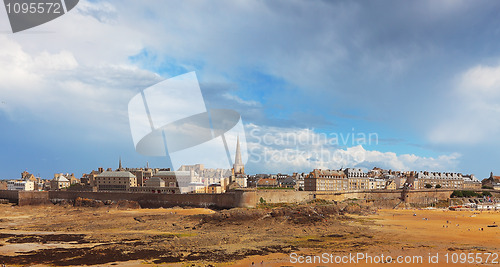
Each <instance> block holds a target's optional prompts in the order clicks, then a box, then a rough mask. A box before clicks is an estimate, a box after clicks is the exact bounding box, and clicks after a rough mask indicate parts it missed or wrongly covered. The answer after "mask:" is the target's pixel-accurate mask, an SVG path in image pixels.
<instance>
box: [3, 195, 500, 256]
mask: <svg viewBox="0 0 500 267" xmlns="http://www.w3.org/2000/svg"><path fill="white" fill-rule="evenodd" d="M325 207H328V206H315V205H308V206H299V207H290V208H280V209H278V208H271V209H233V210H228V211H212V210H208V209H183V208H178V209H116V208H107V207H105V208H86V207H72V206H40V207H19V206H11V205H0V220H1V225H0V264H1V263H5V264H7V266H12V265H17V266H25V265H32V266H49V265H58V266H68V265H71V266H85V265H94V266H116V265H119V266H147V265H151V266H185V265H190V264H194V265H195V266H209V265H213V266H252V264H253V266H302V265H304V266H318V265H319V266H329V265H336V260H338V261H341V262H342V261H344V263H343V265H348V266H368V265H372V264H374V263H376V262H377V261H379V262H387V261H388V260H392V261H396V260H398V259H400V260H403V261H404V260H405V259H406V260H407V262H406V263H401V264H398V263H393V264H394V265H404V266H430V265H433V266H438V265H442V264H445V263H446V262H447V263H448V264H454V263H455V264H461V261H462V260H463V259H462V258H463V257H464V256H465V260H466V262H465V265H469V266H474V265H481V266H488V265H492V266H498V263H494V262H495V255H498V254H499V253H500V245H499V244H500V228H499V227H488V226H493V225H498V223H499V222H500V213H498V212H487V211H483V212H475V211H450V210H401V209H400V210H376V211H374V210H369V209H366V210H365V211H363V212H357V211H355V210H354V211H352V212H346V208H345V207H344V210H339V209H340V208H341V207H340V208H339V207H336V206H332V207H331V208H328V209H327V208H325ZM308 212H309V213H308ZM329 212H330V213H329ZM290 214H294V215H290ZM470 253H472V254H470ZM488 253H492V254H491V255H489V254H488ZM469 254H470V255H469ZM353 255H354V256H355V258H356V261H355V262H353V261H352V259H353ZM487 255H489V259H488V263H487V264H486V265H485V261H486V256H487ZM315 256H316V257H315ZM360 256H362V257H363V258H360ZM471 256H473V258H474V259H473V260H474V261H473V262H472V263H471V262H467V261H471V259H470V257H471ZM398 257H399V258H398ZM461 257H462V258H461ZM467 257H469V258H467ZM367 258H368V259H367ZM348 259H349V261H348V262H345V261H346V260H348ZM318 260H319V261H318ZM435 260H437V262H434V261H435ZM479 260H481V263H478V261H479ZM367 261H368V263H367ZM415 261H417V263H415ZM496 261H497V262H498V261H500V259H498V258H496ZM308 262H309V263H308ZM462 265H463V264H462Z"/></svg>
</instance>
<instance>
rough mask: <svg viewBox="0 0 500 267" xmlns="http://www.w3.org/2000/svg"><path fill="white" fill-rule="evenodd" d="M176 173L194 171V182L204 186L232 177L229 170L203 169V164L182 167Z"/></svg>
mask: <svg viewBox="0 0 500 267" xmlns="http://www.w3.org/2000/svg"><path fill="white" fill-rule="evenodd" d="M177 171H194V173H196V174H197V176H196V177H195V178H197V180H196V182H201V183H203V184H204V185H205V186H208V185H211V184H217V183H220V181H221V179H222V178H229V177H231V175H232V171H231V170H230V169H220V168H217V169H211V168H205V166H204V165H203V164H195V165H182V166H181V167H180V168H179V169H178V170H177Z"/></svg>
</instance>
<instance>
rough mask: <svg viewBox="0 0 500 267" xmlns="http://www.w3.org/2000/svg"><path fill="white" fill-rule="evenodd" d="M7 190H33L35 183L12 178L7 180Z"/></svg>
mask: <svg viewBox="0 0 500 267" xmlns="http://www.w3.org/2000/svg"><path fill="white" fill-rule="evenodd" d="M7 190H18V191H33V190H35V183H34V182H33V181H29V180H28V181H19V180H10V181H8V182H7Z"/></svg>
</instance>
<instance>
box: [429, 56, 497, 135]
mask: <svg viewBox="0 0 500 267" xmlns="http://www.w3.org/2000/svg"><path fill="white" fill-rule="evenodd" d="M499 103H500V65H498V66H483V65H478V66H475V67H472V68H470V69H469V70H467V71H465V72H464V73H462V74H461V75H460V76H459V79H458V82H457V84H456V86H455V88H454V89H453V92H452V94H451V96H450V99H449V102H448V103H445V104H444V105H442V106H441V109H443V111H442V112H441V113H440V114H436V115H437V117H438V119H437V120H436V124H435V126H434V127H433V129H432V130H431V131H430V132H429V139H430V140H431V141H432V142H434V143H438V144H468V145H472V144H492V143H496V142H497V136H498V134H500V123H499V119H498V118H500V104H499Z"/></svg>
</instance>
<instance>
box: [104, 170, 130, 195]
mask: <svg viewBox="0 0 500 267" xmlns="http://www.w3.org/2000/svg"><path fill="white" fill-rule="evenodd" d="M94 179H95V186H97V190H99V191H128V190H129V189H130V188H131V187H137V178H136V177H135V176H134V175H133V174H132V173H130V172H128V171H111V170H108V171H105V172H103V173H101V174H99V175H97V176H96V177H95V178H94Z"/></svg>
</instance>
